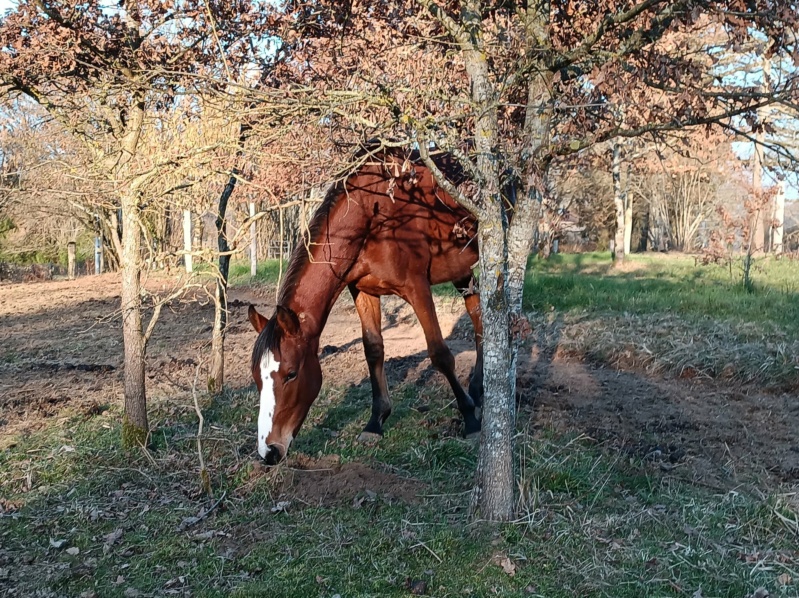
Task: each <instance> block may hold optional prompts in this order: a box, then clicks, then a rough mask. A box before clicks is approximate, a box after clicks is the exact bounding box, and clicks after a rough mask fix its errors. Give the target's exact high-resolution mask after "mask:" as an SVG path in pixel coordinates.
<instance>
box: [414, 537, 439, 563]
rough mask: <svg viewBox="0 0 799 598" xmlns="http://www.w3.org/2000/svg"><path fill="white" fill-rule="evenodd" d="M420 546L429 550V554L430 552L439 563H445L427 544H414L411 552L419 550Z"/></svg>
mask: <svg viewBox="0 0 799 598" xmlns="http://www.w3.org/2000/svg"><path fill="white" fill-rule="evenodd" d="M419 546H421V547H422V548H424V549H426V550H427V552H429V553H430V554H432V555H433V556H434V557H436V560H437V561H438V562H439V563H441V562H443V561H442V560H441V557H440V556H438V555H437V554H436V553H435V552H433V550H432V549H431V548H430V547H429V546H428V545H427V544H425V543H424V542H419V543H418V544H414V545H413V546H411V550H413V549H414V548H418V547H419Z"/></svg>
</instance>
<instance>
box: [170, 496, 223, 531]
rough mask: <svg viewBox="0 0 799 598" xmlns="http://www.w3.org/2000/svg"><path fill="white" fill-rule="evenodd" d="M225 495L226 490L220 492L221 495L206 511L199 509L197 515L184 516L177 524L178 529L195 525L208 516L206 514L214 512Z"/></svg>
mask: <svg viewBox="0 0 799 598" xmlns="http://www.w3.org/2000/svg"><path fill="white" fill-rule="evenodd" d="M225 496H227V490H225V491H224V492H223V493H222V496H220V497H219V498H218V499H217V501H216V502H215V503H214V504H212V505H211V508H210V509H208V510H207V511H200V514H199V515H197V517H186V518H185V519H184V520H183V523H181V524H180V525H179V526H178V531H183V530H185V529H187V528H190V527H191V526H192V525H197V524H198V523H200V521H202V520H203V519H205V518H206V517H208V515H210V514H211V513H213V512H214V509H216V508H217V507H218V506H219V505H220V504H222V501H223V500H225Z"/></svg>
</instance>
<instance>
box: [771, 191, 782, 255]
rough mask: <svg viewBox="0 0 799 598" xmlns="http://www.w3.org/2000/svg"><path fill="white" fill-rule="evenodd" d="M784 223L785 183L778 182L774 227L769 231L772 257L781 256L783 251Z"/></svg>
mask: <svg viewBox="0 0 799 598" xmlns="http://www.w3.org/2000/svg"><path fill="white" fill-rule="evenodd" d="M784 221H785V181H780V188H779V190H778V192H777V196H776V197H775V198H774V225H773V227H772V229H771V250H772V251H773V252H774V255H781V254H782V251H783V247H782V238H783V232H784V226H783V223H784Z"/></svg>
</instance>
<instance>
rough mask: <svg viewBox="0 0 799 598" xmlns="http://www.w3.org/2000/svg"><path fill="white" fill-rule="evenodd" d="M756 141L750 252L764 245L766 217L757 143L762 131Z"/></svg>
mask: <svg viewBox="0 0 799 598" xmlns="http://www.w3.org/2000/svg"><path fill="white" fill-rule="evenodd" d="M756 138H757V141H758V143H757V144H755V147H754V154H753V155H752V192H753V193H754V200H755V201H754V205H755V209H754V210H753V211H752V216H751V218H752V220H751V222H750V229H751V231H752V232H751V234H752V239H751V245H750V246H751V250H750V253H752V254H756V253H760V252H761V251H763V250H764V249H765V245H766V228H765V226H766V218H765V209H764V208H765V206H764V205H762V203H763V202H762V196H763V159H762V155H761V152H762V151H763V148H762V147H761V146H760V145H759V144H760V143H762V142H763V133H762V129H761V131H758V133H757V135H756Z"/></svg>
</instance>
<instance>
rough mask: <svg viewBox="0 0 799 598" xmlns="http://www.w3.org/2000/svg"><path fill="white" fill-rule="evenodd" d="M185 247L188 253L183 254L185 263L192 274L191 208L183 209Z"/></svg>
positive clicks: (187, 270) (188, 271)
mask: <svg viewBox="0 0 799 598" xmlns="http://www.w3.org/2000/svg"><path fill="white" fill-rule="evenodd" d="M183 249H184V250H185V251H186V255H184V256H183V264H184V265H185V266H186V273H187V274H191V272H192V269H193V268H194V262H193V260H192V256H191V253H190V252H191V249H192V247H191V210H183Z"/></svg>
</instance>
